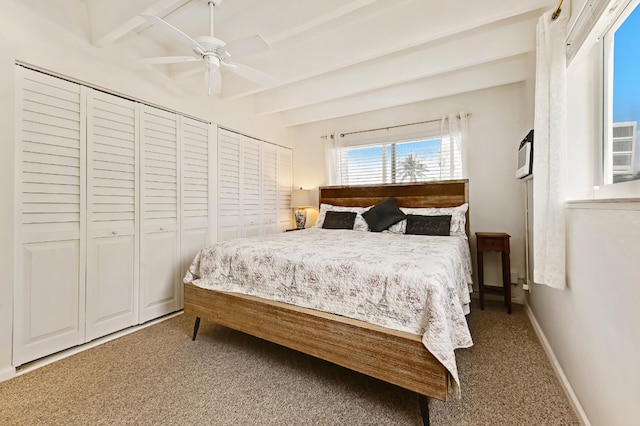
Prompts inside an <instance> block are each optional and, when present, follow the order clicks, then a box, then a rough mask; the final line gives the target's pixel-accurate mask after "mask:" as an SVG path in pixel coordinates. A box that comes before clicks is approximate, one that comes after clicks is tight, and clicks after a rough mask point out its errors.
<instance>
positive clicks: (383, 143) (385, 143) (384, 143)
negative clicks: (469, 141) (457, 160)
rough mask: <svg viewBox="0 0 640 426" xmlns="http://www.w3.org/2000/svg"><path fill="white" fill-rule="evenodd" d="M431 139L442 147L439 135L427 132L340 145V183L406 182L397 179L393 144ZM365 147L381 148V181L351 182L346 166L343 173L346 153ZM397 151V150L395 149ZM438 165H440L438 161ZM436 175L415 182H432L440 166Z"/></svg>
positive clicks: (346, 159)
mask: <svg viewBox="0 0 640 426" xmlns="http://www.w3.org/2000/svg"><path fill="white" fill-rule="evenodd" d="M432 141H439V142H440V149H441V147H442V145H441V144H442V137H441V136H436V135H434V134H429V135H425V136H417V137H416V136H414V137H411V138H407V137H401V138H398V139H396V140H389V139H387V138H385V140H378V141H376V142H373V141H371V142H369V143H359V144H348V145H345V146H340V147H339V148H338V149H339V150H340V153H339V154H338V161H337V165H338V169H339V171H338V172H339V173H340V174H341V182H342V184H348V185H361V184H363V185H364V184H366V185H376V184H381V185H385V184H393V183H407V182H405V181H403V180H399V179H398V172H397V170H398V164H397V163H398V161H397V160H398V159H397V156H395V155H394V154H393V152H394V149H393V146H397V145H401V144H408V143H419V142H432ZM389 147H391V152H392V154H391V155H390V156H388V155H386V154H387V150H388V149H389ZM366 148H382V154H381V158H380V161H381V162H382V164H381V175H382V180H383V181H382V182H366V183H365V182H357V183H351V182H349V181H348V180H349V179H348V168H347V172H346V176H345V175H344V174H343V173H344V167H345V165H346V164H347V163H348V155H349V154H348V153H349V151H350V150H357V149H366ZM396 152H397V151H396ZM440 152H441V151H440V150H439V151H438V154H436V155H437V157H438V159H439V158H440V155H441V154H440ZM394 157H396V161H395V163H396V164H395V165H394V164H393V163H390V164H388V165H386V164H387V163H389V162H392V161H393V158H394ZM438 166H440V164H439V161H438ZM387 168H388V169H389V170H390V173H391V177H390V178H389V179H388V181H385V180H386V179H385V178H386V176H387ZM393 169H395V171H396V173H395V175H396V178H395V180H394V178H393V174H394V173H393ZM460 169H462V165H461V166H460ZM437 173H438V177H434V178H428V179H424V180H417V181H416V183H418V182H432V181H435V180H438V179H439V176H440V174H441V171H440V168H439V169H438V172H437Z"/></svg>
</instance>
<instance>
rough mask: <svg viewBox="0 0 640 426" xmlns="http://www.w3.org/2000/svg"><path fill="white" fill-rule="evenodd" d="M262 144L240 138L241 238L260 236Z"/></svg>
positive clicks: (247, 138) (246, 138)
mask: <svg viewBox="0 0 640 426" xmlns="http://www.w3.org/2000/svg"><path fill="white" fill-rule="evenodd" d="M261 144H262V142H261V141H259V140H257V139H253V138H249V137H247V136H243V137H242V157H241V158H242V161H241V166H240V186H241V191H240V200H241V203H240V205H241V211H242V236H243V237H255V236H257V235H260V233H261V232H260V228H261V222H262V211H261V206H260V147H261Z"/></svg>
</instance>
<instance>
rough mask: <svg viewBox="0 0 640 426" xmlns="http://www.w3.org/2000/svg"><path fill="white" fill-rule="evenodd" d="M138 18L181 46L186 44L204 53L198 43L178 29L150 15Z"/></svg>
mask: <svg viewBox="0 0 640 426" xmlns="http://www.w3.org/2000/svg"><path fill="white" fill-rule="evenodd" d="M140 16H141V17H142V18H144V19H145V20H146V21H147V22H149V23H150V24H152V25H154V26H156V27H157V28H158V29H159V30H161V31H162V32H163V33H165V34H166V35H168V36H170V37H173V38H174V39H175V40H177V41H179V42H181V43H182V44H186V45H188V46H189V47H191V48H193V49H195V50H197V51H198V52H200V53H202V52H204V51H205V49H204V48H203V47H202V46H201V45H200V43H198V42H197V41H195V40H194V39H193V38H191V37H189V36H188V35H187V34H185V33H183V32H182V31H180V30H179V29H178V28H176V27H174V26H173V25H171V24H170V23H168V22H167V21H165V20H163V19H161V18H158V17H157V16H152V15H140Z"/></svg>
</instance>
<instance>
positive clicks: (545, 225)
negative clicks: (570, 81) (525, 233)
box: [533, 11, 568, 289]
mask: <svg viewBox="0 0 640 426" xmlns="http://www.w3.org/2000/svg"><path fill="white" fill-rule="evenodd" d="M551 15H552V11H549V12H547V13H545V14H544V15H542V17H541V18H540V20H539V21H538V28H537V38H536V49H537V50H536V88H535V118H534V129H535V133H534V134H535V137H534V138H535V140H534V149H533V281H534V282H535V283H537V284H544V285H548V286H550V287H553V288H558V289H564V288H565V287H566V270H565V268H566V265H565V262H566V261H565V206H564V202H565V197H566V195H565V188H566V183H567V125H566V123H567V94H566V85H567V65H566V42H565V40H566V35H567V21H568V15H566V14H564V15H561V16H560V17H559V18H558V19H557V20H555V21H552V20H551Z"/></svg>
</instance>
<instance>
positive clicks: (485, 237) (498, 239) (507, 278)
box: [476, 232, 511, 313]
mask: <svg viewBox="0 0 640 426" xmlns="http://www.w3.org/2000/svg"><path fill="white" fill-rule="evenodd" d="M509 238H510V235H509V234H505V233H504V232H476V248H477V251H478V287H479V289H480V309H484V294H485V293H489V294H502V295H503V296H504V304H505V305H506V306H507V312H508V313H511V262H510V260H509V252H510V250H509ZM485 251H497V252H500V253H502V287H494V286H485V285H484V264H483V259H482V253H483V252H485Z"/></svg>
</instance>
